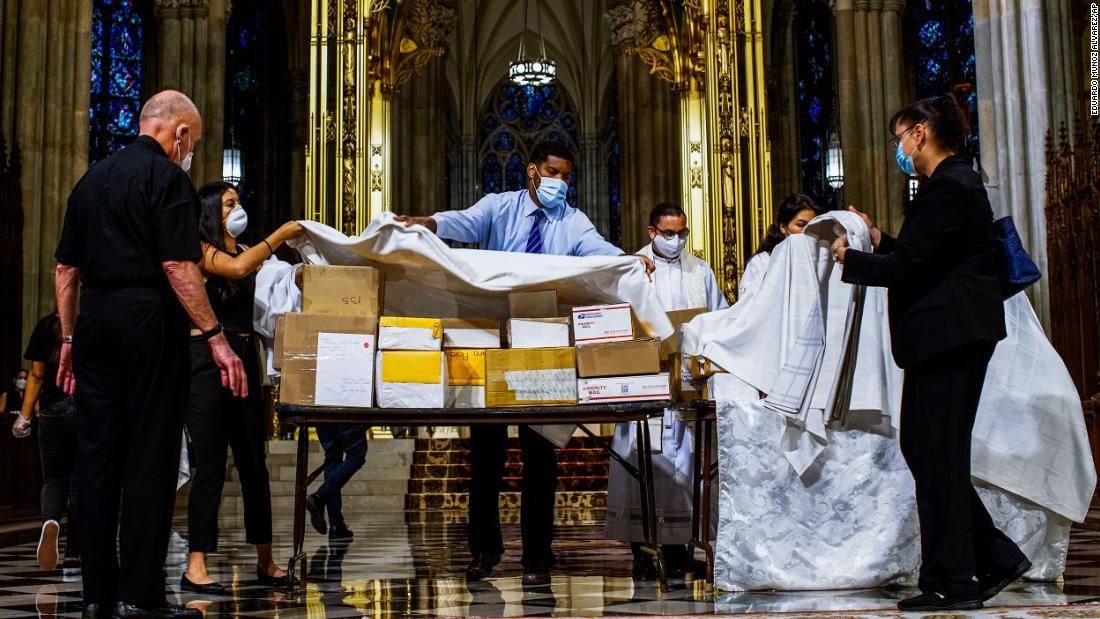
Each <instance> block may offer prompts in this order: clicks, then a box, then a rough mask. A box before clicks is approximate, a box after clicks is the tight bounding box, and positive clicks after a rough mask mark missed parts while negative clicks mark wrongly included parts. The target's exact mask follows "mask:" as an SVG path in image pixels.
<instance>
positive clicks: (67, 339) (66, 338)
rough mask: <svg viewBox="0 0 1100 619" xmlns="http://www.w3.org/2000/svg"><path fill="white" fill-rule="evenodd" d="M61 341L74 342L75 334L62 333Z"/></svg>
mask: <svg viewBox="0 0 1100 619" xmlns="http://www.w3.org/2000/svg"><path fill="white" fill-rule="evenodd" d="M61 343H62V344H72V343H73V336H71V335H62V336H61Z"/></svg>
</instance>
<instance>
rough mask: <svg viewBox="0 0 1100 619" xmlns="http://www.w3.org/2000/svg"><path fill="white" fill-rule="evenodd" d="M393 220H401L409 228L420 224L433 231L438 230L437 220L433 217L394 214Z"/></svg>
mask: <svg viewBox="0 0 1100 619" xmlns="http://www.w3.org/2000/svg"><path fill="white" fill-rule="evenodd" d="M393 220H394V221H400V222H401V223H403V224H405V227H406V228H408V227H409V226H416V225H420V226H424V227H425V228H427V229H429V230H431V231H432V232H436V225H435V220H434V219H432V218H431V217H410V216H408V215H394V217H393Z"/></svg>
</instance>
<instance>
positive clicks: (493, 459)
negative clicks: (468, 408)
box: [468, 426, 558, 568]
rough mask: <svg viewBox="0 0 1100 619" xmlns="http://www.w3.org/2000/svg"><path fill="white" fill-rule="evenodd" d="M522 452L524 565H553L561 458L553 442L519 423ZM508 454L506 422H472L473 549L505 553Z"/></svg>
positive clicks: (471, 503)
mask: <svg viewBox="0 0 1100 619" xmlns="http://www.w3.org/2000/svg"><path fill="white" fill-rule="evenodd" d="M519 444H520V450H521V451H522V455H523V477H522V479H521V483H520V502H521V504H520V531H521V535H522V537H523V566H524V567H527V568H550V567H552V566H553V565H554V552H553V550H551V545H552V543H553V541H554V491H555V490H556V489H557V485H558V462H557V455H556V453H555V451H554V445H553V444H551V443H550V441H548V440H546V439H545V438H543V437H542V435H540V434H538V433H537V432H535V431H534V430H532V429H531V428H529V427H527V426H520V427H519ZM507 460H508V428H507V426H471V427H470V516H469V520H470V524H469V531H468V533H469V548H470V554H475V555H476V554H477V553H481V552H489V553H493V554H504V541H503V539H502V538H501V534H500V504H499V500H500V488H501V482H502V481H503V478H504V465H505V463H506V462H507Z"/></svg>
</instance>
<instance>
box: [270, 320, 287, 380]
mask: <svg viewBox="0 0 1100 619" xmlns="http://www.w3.org/2000/svg"><path fill="white" fill-rule="evenodd" d="M284 331H286V316H279V317H278V318H276V319H275V346H274V349H273V350H272V353H271V357H272V359H271V367H273V368H275V369H276V370H278V369H279V368H281V367H283V332H284Z"/></svg>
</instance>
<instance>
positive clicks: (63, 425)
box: [38, 398, 80, 557]
mask: <svg viewBox="0 0 1100 619" xmlns="http://www.w3.org/2000/svg"><path fill="white" fill-rule="evenodd" d="M76 450H77V436H76V414H75V412H74V407H73V401H72V400H71V399H70V398H65V399H64V400H60V401H58V402H55V403H53V404H51V405H50V406H48V407H46V408H44V409H42V411H41V412H40V413H39V414H38V452H39V453H40V454H41V456H42V522H46V521H47V520H55V521H57V522H61V515H62V514H64V513H65V512H68V513H69V526H68V530H67V531H66V535H67V537H66V539H65V556H66V557H79V556H80V527H79V522H80V520H79V518H78V510H77V502H76V487H77V480H76Z"/></svg>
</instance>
